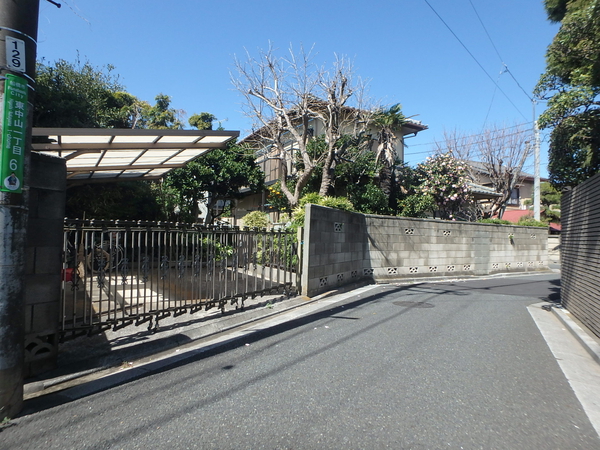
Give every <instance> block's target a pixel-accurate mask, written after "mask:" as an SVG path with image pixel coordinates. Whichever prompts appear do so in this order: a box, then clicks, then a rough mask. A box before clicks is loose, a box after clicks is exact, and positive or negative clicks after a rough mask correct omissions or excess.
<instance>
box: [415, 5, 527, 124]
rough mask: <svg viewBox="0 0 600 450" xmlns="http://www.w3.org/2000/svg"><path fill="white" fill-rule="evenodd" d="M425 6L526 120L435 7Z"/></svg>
mask: <svg viewBox="0 0 600 450" xmlns="http://www.w3.org/2000/svg"><path fill="white" fill-rule="evenodd" d="M423 1H424V2H425V3H426V4H427V6H429V8H431V10H432V11H433V12H434V14H435V15H436V16H437V17H438V18H439V19H440V20H441V22H442V23H443V24H444V25H445V26H446V28H448V31H450V33H452V35H453V36H454V37H455V38H456V40H457V41H458V42H459V43H460V45H462V47H463V48H464V49H465V51H466V52H467V53H468V54H469V56H471V58H472V59H473V61H475V63H476V64H477V65H478V66H479V68H480V69H481V70H482V71H483V73H485V74H486V75H487V77H488V78H489V79H490V81H491V82H492V83H494V85H495V86H496V87H497V88H498V90H499V91H500V92H502V94H503V95H504V96H505V97H506V99H507V100H508V101H509V103H510V104H511V105H512V106H513V107H514V108H515V109H516V110H517V112H518V113H519V114H521V116H523V118H524V119H525V120H527V117H525V115H524V114H523V113H522V112H521V110H520V109H519V108H518V107H517V105H515V104H514V102H513V101H512V100H511V99H510V98H509V96H508V95H507V94H506V92H504V91H503V90H502V88H501V87H500V86H499V85H498V83H496V81H494V79H493V78H492V76H491V75H490V74H489V73H488V71H487V70H485V68H484V67H483V65H482V64H481V63H480V62H479V60H478V59H477V58H476V57H475V55H473V53H471V51H470V50H469V49H468V48H467V46H466V45H465V44H464V43H463V41H461V40H460V38H459V37H458V35H457V34H456V33H455V32H454V30H452V28H450V25H448V24H447V23H446V21H445V20H444V19H443V18H442V16H440V15H439V13H438V12H437V11H436V10H435V8H434V7H433V6H431V3H429V1H428V0H423Z"/></svg>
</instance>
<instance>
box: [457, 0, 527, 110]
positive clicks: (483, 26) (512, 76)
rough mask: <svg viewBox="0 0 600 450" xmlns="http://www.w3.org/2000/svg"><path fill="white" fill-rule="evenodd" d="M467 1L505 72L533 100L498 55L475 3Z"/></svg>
mask: <svg viewBox="0 0 600 450" xmlns="http://www.w3.org/2000/svg"><path fill="white" fill-rule="evenodd" d="M469 3H470V4H471V7H472V8H473V11H475V15H476V16H477V19H479V23H480V24H481V27H482V28H483V31H485V34H486V35H487V37H488V39H489V40H490V43H491V44H492V47H494V50H495V51H496V55H498V58H499V59H500V62H501V63H502V65H503V66H504V71H505V72H507V73H508V74H509V75H510V77H511V78H512V79H513V81H514V82H515V83H516V84H517V86H519V88H520V89H521V90H522V91H523V93H524V94H525V96H526V97H527V98H528V99H529V100H530V101H533V99H532V98H531V96H530V95H529V94H528V93H527V91H525V89H523V86H521V84H520V83H519V82H518V81H517V79H516V78H515V76H514V75H513V74H512V72H511V71H510V69H509V68H508V65H507V64H506V63H505V62H504V58H503V57H502V55H500V52H499V51H498V48H497V47H496V45H495V44H494V41H493V40H492V37H491V36H490V33H488V30H487V28H486V26H485V25H484V23H483V20H481V16H479V13H478V12H477V9H475V5H474V4H473V2H472V1H471V0H469ZM519 112H520V111H519Z"/></svg>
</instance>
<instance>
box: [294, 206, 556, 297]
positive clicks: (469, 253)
mask: <svg viewBox="0 0 600 450" xmlns="http://www.w3.org/2000/svg"><path fill="white" fill-rule="evenodd" d="M306 217H307V224H306V228H305V236H304V258H303V261H304V262H303V270H302V286H303V290H304V289H305V288H304V286H307V288H306V292H304V291H303V293H305V295H308V296H312V295H318V294H319V293H321V292H323V291H325V290H326V289H327V288H326V287H321V290H319V285H320V283H319V282H320V280H321V278H323V277H327V276H328V277H329V278H328V280H329V285H331V284H333V283H335V282H336V281H337V275H338V274H342V273H343V274H344V280H343V282H344V283H349V282H352V281H354V280H353V277H354V278H356V279H361V278H366V277H369V278H373V279H374V280H376V281H380V280H381V281H384V280H386V279H388V280H389V279H396V278H402V277H407V278H408V277H432V276H439V275H441V274H447V275H451V274H452V275H453V276H454V275H455V274H457V273H458V274H460V273H462V274H465V275H471V274H477V275H485V274H488V273H492V272H493V273H498V272H501V271H504V270H506V269H505V263H511V267H512V268H511V271H523V272H525V271H534V270H539V267H538V265H537V264H534V266H528V265H527V264H525V261H538V260H542V261H545V260H546V259H547V256H546V251H547V250H546V248H547V244H546V241H545V239H541V234H542V232H540V231H538V230H537V229H531V228H530V227H521V226H512V225H510V226H503V225H496V224H477V223H467V222H448V221H440V220H431V219H415V218H403V217H386V216H376V215H369V214H359V213H351V212H348V211H336V210H331V209H330V208H324V207H321V206H318V205H309V206H307V216H306ZM342 231H343V234H342ZM533 233H536V234H539V235H540V236H538V237H537V238H536V239H530V236H531V234H533ZM507 235H512V236H514V241H512V242H511V241H510V240H509V239H507ZM307 243H308V245H307ZM515 243H518V245H516V244H515ZM519 261H523V266H517V262H519ZM492 263H494V264H495V265H492ZM357 267H358V269H357ZM541 267H543V265H542V266H541ZM354 270H357V271H356V272H355V275H352V274H353V271H354ZM339 282H341V281H338V283H339Z"/></svg>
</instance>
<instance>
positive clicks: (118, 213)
mask: <svg viewBox="0 0 600 450" xmlns="http://www.w3.org/2000/svg"><path fill="white" fill-rule="evenodd" d="M68 192H69V195H68V196H67V204H66V211H65V213H66V216H67V217H71V218H84V217H85V218H87V219H102V220H116V219H123V220H161V219H164V218H165V217H164V215H163V214H161V207H160V204H159V203H158V201H157V198H156V196H155V193H154V191H153V189H152V187H151V185H150V183H148V182H145V181H124V182H121V183H102V184H86V185H82V186H74V187H72V188H70V189H69V191H68Z"/></svg>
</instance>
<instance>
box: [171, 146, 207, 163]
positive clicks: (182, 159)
mask: <svg viewBox="0 0 600 450" xmlns="http://www.w3.org/2000/svg"><path fill="white" fill-rule="evenodd" d="M207 151H208V150H207V149H204V148H202V149H199V148H192V149H186V150H184V151H182V152H181V153H179V154H176V155H174V156H173V157H172V158H170V159H169V161H167V162H168V163H169V164H185V163H186V162H188V161H190V160H192V159H195V158H197V157H198V156H200V155H202V154H203V153H206V152H207Z"/></svg>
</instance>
